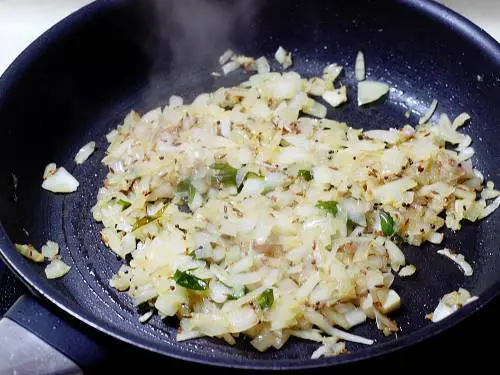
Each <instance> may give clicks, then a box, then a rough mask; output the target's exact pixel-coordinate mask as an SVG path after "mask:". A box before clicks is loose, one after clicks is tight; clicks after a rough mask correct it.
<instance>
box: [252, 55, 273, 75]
mask: <svg viewBox="0 0 500 375" xmlns="http://www.w3.org/2000/svg"><path fill="white" fill-rule="evenodd" d="M255 63H256V65H257V72H258V73H259V74H263V73H269V72H270V71H271V67H270V66H269V62H268V61H267V59H266V58H265V57H264V56H261V57H259V58H258V59H257V60H255Z"/></svg>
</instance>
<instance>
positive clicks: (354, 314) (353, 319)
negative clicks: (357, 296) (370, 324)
mask: <svg viewBox="0 0 500 375" xmlns="http://www.w3.org/2000/svg"><path fill="white" fill-rule="evenodd" d="M345 319H346V320H347V323H348V324H349V325H350V326H351V327H354V326H357V325H358V324H361V323H364V322H365V321H366V314H365V313H364V312H363V310H361V309H356V310H353V311H350V312H347V313H346V314H345Z"/></svg>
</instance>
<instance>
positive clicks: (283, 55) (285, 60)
mask: <svg viewBox="0 0 500 375" xmlns="http://www.w3.org/2000/svg"><path fill="white" fill-rule="evenodd" d="M274 58H275V59H276V61H278V62H279V63H280V65H281V66H282V67H283V69H287V68H289V67H290V66H292V53H291V52H288V51H287V50H286V49H284V48H283V47H282V46H279V47H278V50H277V51H276V53H275V54H274Z"/></svg>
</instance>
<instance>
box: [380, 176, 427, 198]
mask: <svg viewBox="0 0 500 375" xmlns="http://www.w3.org/2000/svg"><path fill="white" fill-rule="evenodd" d="M415 186H417V183H416V182H415V181H414V180H412V179H411V178H409V177H403V178H400V179H399V180H395V181H392V182H389V183H387V184H385V185H382V186H379V187H377V188H375V189H374V190H373V196H374V197H375V198H376V199H377V200H378V201H380V202H382V203H383V204H391V203H396V204H401V202H402V201H403V199H404V192H406V191H407V190H409V189H413V188H414V187H415Z"/></svg>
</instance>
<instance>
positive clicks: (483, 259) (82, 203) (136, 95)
mask: <svg viewBox="0 0 500 375" xmlns="http://www.w3.org/2000/svg"><path fill="white" fill-rule="evenodd" d="M417 3H418V2H417ZM278 45H283V46H284V47H285V48H287V49H289V50H291V51H292V52H293V58H294V66H293V70H295V71H297V72H299V73H301V74H302V75H304V76H311V75H314V74H320V73H321V71H322V69H323V67H324V66H326V65H327V64H329V63H333V62H336V63H338V64H341V65H343V66H344V67H345V68H346V73H345V75H343V76H342V78H341V81H342V82H344V83H345V84H347V86H348V91H349V103H348V104H347V105H346V106H344V107H341V108H340V109H337V110H335V111H331V112H330V113H329V117H330V118H333V119H336V120H340V121H346V122H348V123H349V124H350V125H352V126H354V127H362V128H364V129H370V128H382V129H388V128H389V127H399V126H402V125H404V124H405V123H411V124H415V123H416V122H417V121H418V118H419V116H420V115H421V114H422V113H423V112H425V111H426V109H427V107H428V105H429V104H430V102H431V101H432V99H434V98H436V99H438V100H439V102H440V105H439V110H438V113H441V112H446V113H448V114H449V115H450V116H452V117H453V116H456V115H458V114H459V113H461V112H463V111H467V112H469V113H470V114H471V116H472V118H473V121H472V122H471V124H470V125H469V126H468V127H467V128H466V132H467V133H468V134H470V135H471V136H472V138H473V139H474V141H475V142H474V146H475V149H476V156H475V157H474V158H473V163H474V165H475V166H476V167H477V168H479V169H480V170H482V171H483V172H484V174H485V176H486V177H487V178H491V179H492V180H495V179H497V181H500V180H498V172H497V170H498V168H497V165H498V163H499V162H500V153H499V152H498V147H497V145H496V139H498V137H499V136H500V130H499V128H498V126H497V125H496V122H495V119H498V118H500V106H498V105H497V104H496V98H497V97H498V95H497V94H498V92H499V91H498V89H499V78H498V77H497V73H498V71H499V61H498V60H495V59H494V58H493V57H492V55H491V54H489V53H486V52H485V49H484V48H482V47H481V45H480V44H479V43H477V41H476V42H475V41H474V40H472V39H471V38H469V37H467V36H466V35H465V34H460V33H458V32H456V31H454V30H453V28H451V27H448V26H446V25H443V24H442V23H440V22H439V21H438V20H437V18H435V17H434V18H433V17H430V16H428V15H425V14H424V13H423V12H422V11H421V10H419V9H418V7H410V6H407V4H405V2H397V1H385V2H376V1H369V0H356V1H349V2H347V1H345V2H344V1H342V2H331V1H320V0H318V1H314V2H302V1H273V2H261V1H237V2H229V1H203V2H198V1H184V2H174V1H142V2H140V3H139V2H127V1H125V2H124V1H117V2H106V3H105V4H101V5H93V6H91V7H88V8H86V9H84V11H82V12H80V15H78V14H77V15H75V16H74V17H73V20H72V22H65V23H64V24H62V25H60V26H58V27H57V28H56V29H54V30H52V31H51V32H49V33H48V34H47V35H46V36H44V37H43V38H42V39H41V40H39V41H38V42H36V44H35V45H33V46H32V47H31V48H30V50H28V51H27V52H26V53H25V54H24V55H23V56H22V58H21V59H20V60H19V61H18V63H17V64H16V66H15V67H13V68H11V69H10V71H9V72H8V74H7V76H6V78H5V77H4V78H3V81H0V87H2V89H3V88H5V90H4V91H0V97H1V101H0V124H1V126H0V156H1V157H2V159H1V160H3V162H2V163H1V165H0V219H1V222H2V223H3V226H4V228H5V230H6V232H7V234H8V235H9V237H10V238H11V239H12V240H13V241H15V242H28V241H29V242H31V243H33V244H34V245H36V246H41V245H42V244H43V243H45V241H46V240H48V239H51V240H54V241H57V242H58V243H59V244H60V246H61V249H62V250H61V253H62V256H63V259H64V260H65V261H67V262H68V263H69V264H71V266H72V271H71V272H70V273H69V274H68V275H66V276H65V277H64V278H63V279H60V280H56V281H51V282H50V283H48V282H47V281H46V280H45V279H44V276H43V269H42V268H41V267H39V266H37V265H32V264H29V263H28V262H23V264H22V265H21V266H20V267H21V268H20V269H18V270H19V271H21V272H22V273H23V274H24V275H25V276H26V277H27V278H29V279H30V282H32V283H36V284H37V285H39V288H40V289H42V290H43V292H44V294H47V295H48V296H49V297H51V298H52V299H56V300H58V301H63V305H64V306H65V307H66V308H69V309H71V310H73V311H75V312H76V313H77V314H82V316H85V317H86V319H88V320H91V321H92V322H94V324H97V325H100V326H101V327H104V328H105V329H107V330H109V331H110V332H112V333H113V334H115V335H117V336H119V337H122V338H125V339H127V340H129V341H131V342H135V343H136V344H138V345H141V346H147V347H148V348H151V349H153V350H156V351H159V352H161V353H165V354H169V353H170V354H175V355H177V356H184V357H191V358H194V359H196V358H202V357H200V356H201V355H202V356H204V358H205V359H206V360H208V361H210V362H217V363H229V362H232V363H234V364H238V363H240V364H244V363H246V364H249V365H252V364H255V363H257V362H259V361H260V362H262V363H264V362H265V361H266V360H272V361H273V362H269V363H270V365H269V366H274V367H276V366H281V365H285V361H288V362H286V363H287V365H289V364H293V363H294V362H297V363H299V362H301V361H303V360H307V359H308V358H309V357H310V355H311V353H312V351H313V350H315V349H316V347H317V344H311V343H307V342H304V341H300V340H293V339H292V340H290V342H289V343H288V344H287V345H286V346H285V347H284V348H283V349H282V350H280V351H273V350H270V351H268V352H266V353H257V352H256V351H254V350H252V349H251V347H250V345H249V343H248V342H247V341H245V340H244V339H241V340H239V341H238V344H237V345H236V346H233V347H230V346H228V345H226V344H225V343H223V342H222V341H219V340H212V339H198V340H192V341H188V342H182V343H176V342H175V330H176V324H177V322H175V321H174V320H171V321H170V320H167V321H161V320H160V319H159V317H157V316H155V317H153V318H152V319H151V320H150V321H149V323H148V324H141V323H139V322H138V317H139V312H138V311H137V309H136V308H134V307H133V306H132V304H131V301H130V300H129V299H128V297H127V296H126V295H125V294H124V293H117V292H116V291H115V290H113V289H112V288H111V287H109V285H108V280H109V278H111V276H112V275H113V274H114V273H115V272H116V271H117V270H118V268H119V267H120V265H121V264H122V261H120V260H119V259H117V257H116V256H114V255H113V254H112V252H111V251H109V250H108V249H106V248H105V246H104V245H103V243H102V241H101V239H100V235H99V231H100V228H101V227H100V225H99V224H97V223H95V222H94V221H93V219H92V216H91V214H90V208H91V207H92V205H93V204H94V203H95V201H96V195H97V191H98V189H99V187H100V186H101V185H102V182H103V179H104V177H105V174H106V169H105V168H104V167H103V166H102V165H101V163H100V160H101V159H102V157H103V156H104V153H105V150H106V148H107V144H106V140H105V134H106V133H107V132H109V131H110V130H111V129H113V128H115V127H116V126H117V125H118V124H119V123H120V122H121V121H122V119H123V117H124V116H125V115H126V114H127V112H128V111H130V110H131V109H135V110H137V111H138V112H140V113H144V111H146V110H148V109H150V108H154V107H157V106H164V105H165V104H166V103H167V102H168V98H169V96H170V95H172V94H177V95H181V96H184V97H185V98H186V99H187V100H190V99H193V98H194V97H195V96H196V95H197V94H199V93H201V92H205V91H211V90H214V89H215V88H218V87H220V86H228V85H234V84H236V83H238V82H241V81H243V80H244V79H245V78H246V77H247V75H246V74H245V73H242V72H237V73H234V74H231V75H230V76H228V77H220V78H217V77H214V76H212V75H211V74H210V73H211V72H213V71H217V70H219V67H218V65H217V60H218V56H219V55H220V54H221V53H222V52H223V51H224V50H225V49H227V48H233V49H234V50H235V51H238V52H240V53H243V54H246V55H250V56H255V57H258V56H261V55H265V56H267V57H268V58H269V59H271V58H272V55H273V54H274V51H275V50H276V48H277V47H278ZM358 50H362V51H363V52H364V53H365V56H366V60H367V72H368V76H369V77H370V78H371V79H376V80H378V79H380V80H383V81H385V82H387V83H389V84H390V85H391V86H392V90H391V93H390V95H389V98H388V99H387V100H385V101H383V102H381V103H377V105H374V106H369V107H367V108H363V109H361V110H360V109H358V108H357V106H356V100H355V94H356V90H355V79H354V76H353V65H354V58H355V55H356V52H357V51H358ZM275 68H278V66H277V65H275ZM406 111H410V112H411V116H410V118H409V119H408V118H406V117H405V115H404V114H405V112H406ZM90 140H93V141H96V143H97V152H96V153H95V154H93V155H92V157H91V158H90V159H89V160H88V161H87V162H86V163H85V164H83V165H82V166H78V167H75V165H74V163H73V162H72V158H73V156H74V155H75V153H76V151H77V150H78V149H79V148H80V147H81V146H82V145H84V144H85V143H87V142H88V141H90ZM49 162H56V163H57V164H58V165H62V166H65V167H66V168H67V169H68V170H69V171H71V172H72V173H73V175H74V176H75V177H76V178H77V179H78V180H79V182H80V188H79V189H78V191H77V192H76V193H74V194H70V195H66V196H62V195H54V194H50V193H48V192H46V191H42V189H41V188H40V184H41V175H42V172H43V168H44V167H45V165H46V164H47V163H49ZM12 174H14V175H15V176H16V178H17V179H18V181H19V183H18V189H17V191H16V197H17V200H15V199H13V186H12ZM497 222H498V214H494V215H492V216H491V217H490V218H489V219H487V220H485V221H483V222H482V223H481V224H479V225H472V224H465V225H464V227H463V230H462V231H461V232H460V233H456V234H453V233H446V238H447V239H446V240H445V243H444V244H443V245H442V246H441V245H440V246H431V245H426V246H423V247H422V248H413V247H406V249H405V254H406V256H407V261H408V263H411V264H415V265H416V266H417V269H418V272H417V274H416V276H415V277H413V278H410V279H407V280H405V281H403V282H400V280H399V279H398V278H396V287H395V288H396V290H397V291H398V293H400V295H401V296H402V300H403V307H402V309H401V311H400V312H398V313H397V314H396V315H394V318H395V319H396V320H397V321H398V323H399V324H400V326H401V333H400V334H398V337H399V338H401V337H404V336H407V335H411V334H412V333H414V332H425V335H428V334H430V333H431V331H432V330H433V329H435V330H437V329H438V328H430V329H429V328H428V327H427V326H429V324H430V323H428V322H427V321H425V319H424V316H425V314H427V313H429V312H431V311H432V310H433V308H434V307H435V306H436V304H437V302H438V300H439V298H440V297H441V296H442V295H443V294H445V293H447V292H450V291H452V290H456V289H458V287H465V288H467V289H469V290H470V291H471V292H472V293H473V294H475V295H476V294H477V295H481V294H483V293H491V290H492V289H495V290H497V289H498V286H499V277H498V275H497V273H496V272H495V269H496V267H497V266H498V264H500V254H499V253H498V251H497V246H496V243H497V242H498V240H499V237H498V236H499V235H498V224H497ZM25 231H27V232H28V233H29V236H27V235H26V233H25ZM2 241H3V243H2V246H1V248H2V251H3V252H4V253H5V254H4V256H6V257H7V258H8V259H9V261H10V262H16V263H20V261H21V260H20V257H19V256H18V255H16V254H14V253H13V252H12V250H11V249H10V248H6V243H7V240H6V239H3V240H2ZM444 246H447V247H451V248H454V249H457V250H459V251H460V252H461V253H462V254H464V256H465V258H466V259H468V260H470V261H471V263H472V265H473V267H474V271H475V273H474V276H473V277H470V278H465V277H464V276H463V274H462V273H461V271H460V270H459V269H458V268H456V267H455V265H454V264H453V263H452V262H450V261H449V260H447V259H446V258H444V257H442V256H439V255H436V253H435V250H437V249H438V248H442V247H444ZM425 327H427V328H425ZM436 327H437V326H436ZM353 332H354V333H356V334H360V335H363V336H368V337H371V338H374V339H376V340H377V342H378V343H379V344H380V343H384V342H394V340H395V338H394V337H388V338H386V337H384V336H383V335H382V334H381V333H380V332H379V331H378V330H377V329H376V327H375V324H374V323H370V324H365V325H363V326H361V327H358V328H356V329H354V330H353ZM422 334H424V333H422ZM414 337H416V336H414ZM348 347H349V349H350V350H351V351H353V352H354V354H351V356H352V355H354V356H356V355H357V353H360V352H365V353H368V351H370V350H372V349H370V348H366V347H359V346H357V345H354V344H349V345H348ZM346 357H347V358H348V357H349V356H346ZM343 360H345V359H343V358H339V359H330V361H343Z"/></svg>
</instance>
